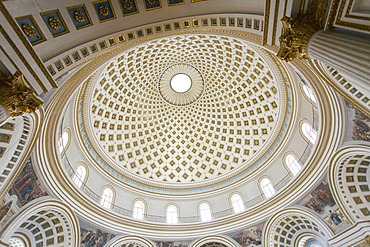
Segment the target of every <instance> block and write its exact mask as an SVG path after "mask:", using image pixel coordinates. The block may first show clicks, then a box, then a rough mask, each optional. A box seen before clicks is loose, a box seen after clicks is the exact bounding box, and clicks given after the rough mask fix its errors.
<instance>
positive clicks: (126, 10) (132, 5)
mask: <svg viewBox="0 0 370 247" xmlns="http://www.w3.org/2000/svg"><path fill="white" fill-rule="evenodd" d="M119 3H120V4H121V10H122V14H123V16H125V15H132V14H137V13H139V8H138V6H137V3H136V0H119Z"/></svg>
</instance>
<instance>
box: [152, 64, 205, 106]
mask: <svg viewBox="0 0 370 247" xmlns="http://www.w3.org/2000/svg"><path fill="white" fill-rule="evenodd" d="M158 90H159V94H160V95H161V97H162V99H163V100H164V101H166V102H167V103H169V104H171V105H174V106H188V105H190V104H193V103H194V102H196V101H197V100H198V99H199V98H200V97H201V95H202V94H203V91H204V78H203V76H202V74H201V73H200V71H199V70H198V69H197V68H195V67H194V66H192V65H190V64H186V63H178V64H173V65H171V66H170V67H168V68H166V69H165V70H164V71H163V72H162V74H161V75H160V77H159V82H158Z"/></svg>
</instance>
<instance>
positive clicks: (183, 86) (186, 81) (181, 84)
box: [171, 74, 192, 93]
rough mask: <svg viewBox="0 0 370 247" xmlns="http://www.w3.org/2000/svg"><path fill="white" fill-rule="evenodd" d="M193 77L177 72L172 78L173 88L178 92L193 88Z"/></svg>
mask: <svg viewBox="0 0 370 247" xmlns="http://www.w3.org/2000/svg"><path fill="white" fill-rule="evenodd" d="M191 84H192V83H191V79H190V77H189V76H188V75H186V74H177V75H175V76H174V77H172V79H171V88H172V90H173V91H175V92H176V93H185V92H187V91H189V89H190V88H191Z"/></svg>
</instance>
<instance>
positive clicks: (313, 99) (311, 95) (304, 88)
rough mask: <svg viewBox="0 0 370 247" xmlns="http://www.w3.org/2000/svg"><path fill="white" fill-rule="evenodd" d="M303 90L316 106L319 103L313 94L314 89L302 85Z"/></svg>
mask: <svg viewBox="0 0 370 247" xmlns="http://www.w3.org/2000/svg"><path fill="white" fill-rule="evenodd" d="M302 88H303V92H304V93H305V95H306V96H307V97H308V98H309V99H310V100H311V101H312V103H315V104H316V102H317V101H316V97H315V95H314V94H313V91H312V89H311V88H310V87H308V86H307V85H305V84H303V85H302Z"/></svg>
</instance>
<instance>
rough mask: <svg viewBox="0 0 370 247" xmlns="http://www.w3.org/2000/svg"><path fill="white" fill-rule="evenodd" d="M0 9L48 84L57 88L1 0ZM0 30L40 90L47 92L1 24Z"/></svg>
mask: <svg viewBox="0 0 370 247" xmlns="http://www.w3.org/2000/svg"><path fill="white" fill-rule="evenodd" d="M0 10H1V12H2V13H3V15H4V16H5V18H6V19H7V20H8V22H9V24H10V25H11V27H12V28H13V30H14V31H15V32H16V34H17V35H18V37H19V39H20V40H21V41H22V43H23V45H24V46H25V47H26V49H27V50H28V52H29V53H30V55H31V56H32V58H33V59H34V61H35V62H36V64H37V65H38V66H39V68H40V70H41V71H42V72H43V74H44V76H45V77H46V78H47V79H48V81H49V83H50V85H51V86H52V87H53V88H57V87H58V85H57V84H56V83H55V81H54V80H53V78H52V77H51V76H50V74H49V73H48V71H47V70H46V68H45V66H44V63H43V62H42V61H41V59H40V58H39V57H38V55H37V54H36V52H35V50H34V49H33V48H32V46H31V45H30V43H29V42H28V40H27V39H26V38H25V37H24V35H23V33H22V31H21V29H20V28H19V26H18V25H17V23H16V22H15V21H14V19H13V18H12V16H11V15H10V13H9V12H8V10H7V9H6V8H5V6H4V4H3V2H1V1H0ZM0 30H1V33H2V34H3V35H4V36H5V38H6V40H7V41H8V42H9V43H10V44H11V45H12V47H13V49H14V50H15V52H16V53H17V55H18V56H19V57H20V59H21V60H22V62H23V63H24V64H25V66H26V67H27V69H28V70H29V71H30V73H31V74H32V76H33V77H34V78H35V80H36V81H37V83H38V84H39V86H40V87H41V88H42V90H43V91H44V92H47V91H48V90H47V89H46V87H45V86H44V84H43V83H42V81H41V80H40V78H38V76H37V75H36V73H35V72H34V70H33V69H32V67H31V65H30V64H29V63H28V61H27V60H26V59H25V58H24V56H23V55H22V53H21V52H20V51H19V49H18V48H17V46H16V45H15V44H14V43H13V41H12V40H11V38H10V37H9V35H8V34H7V33H6V31H5V29H4V28H3V27H2V26H0Z"/></svg>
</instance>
